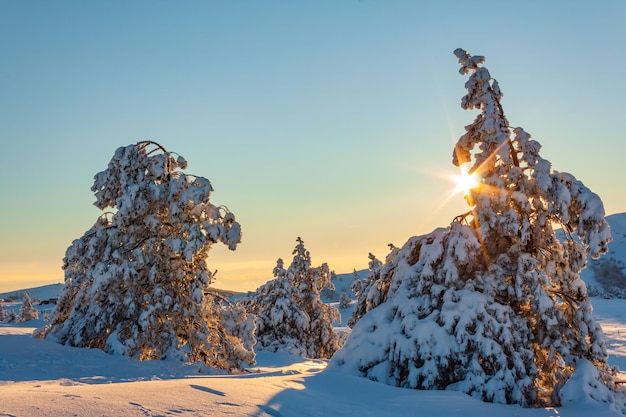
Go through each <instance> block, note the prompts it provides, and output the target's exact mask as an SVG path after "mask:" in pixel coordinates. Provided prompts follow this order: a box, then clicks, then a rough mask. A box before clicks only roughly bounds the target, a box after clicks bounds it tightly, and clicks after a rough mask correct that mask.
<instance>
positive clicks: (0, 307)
mask: <svg viewBox="0 0 626 417" xmlns="http://www.w3.org/2000/svg"><path fill="white" fill-rule="evenodd" d="M5 316H6V313H5V312H4V305H2V302H0V322H1V321H4V319H5Z"/></svg>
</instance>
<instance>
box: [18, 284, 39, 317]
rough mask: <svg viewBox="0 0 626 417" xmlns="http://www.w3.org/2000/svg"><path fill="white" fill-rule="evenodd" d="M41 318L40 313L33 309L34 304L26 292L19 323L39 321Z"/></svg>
mask: <svg viewBox="0 0 626 417" xmlns="http://www.w3.org/2000/svg"><path fill="white" fill-rule="evenodd" d="M38 318H39V311H38V310H37V309H36V308H35V307H33V302H32V301H31V299H30V296H29V295H28V293H27V292H26V291H24V301H22V305H21V306H20V313H19V317H18V319H17V321H19V322H20V323H22V322H25V321H30V320H37V319H38Z"/></svg>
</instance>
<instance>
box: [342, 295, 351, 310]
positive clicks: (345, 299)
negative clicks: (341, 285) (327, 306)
mask: <svg viewBox="0 0 626 417" xmlns="http://www.w3.org/2000/svg"><path fill="white" fill-rule="evenodd" d="M351 302H352V299H351V298H350V296H349V295H348V293H347V292H346V290H343V291H341V295H340V296H339V308H340V309H342V310H345V309H346V308H348V307H350V303H351Z"/></svg>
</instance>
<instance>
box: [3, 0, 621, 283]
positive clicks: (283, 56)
mask: <svg viewBox="0 0 626 417" xmlns="http://www.w3.org/2000/svg"><path fill="white" fill-rule="evenodd" d="M625 21H626V1H624V0H613V1H611V0H607V1H604V0H602V1H596V2H590V1H572V0H562V1H543V0H542V1H523V2H521V1H520V2H503V1H492V2H489V1H486V2H485V1H481V2H467V1H465V2H461V1H458V2H456V1H430V2H425V1H424V2H421V1H394V0H391V1H382V0H381V1H374V0H365V1H349V0H345V1H343V0H328V1H309V2H305V1H287V0H285V1H270V0H268V1H236V0H233V1H208V0H207V1H184V2H176V1H87V0H79V1H30V0H13V1H9V0H0V138H2V159H3V162H2V165H1V168H0V169H1V171H0V174H1V175H0V193H1V195H2V201H1V204H0V292H1V291H10V290H14V289H19V288H27V287H32V286H38V285H42V284H48V283H55V282H62V281H63V271H62V269H61V265H62V259H63V256H64V253H65V250H66V248H67V247H68V246H69V245H70V243H71V241H72V240H73V239H76V238H78V237H80V236H82V234H83V233H84V232H85V231H86V230H87V229H89V227H91V225H92V224H93V223H94V222H95V221H96V218H97V217H98V215H99V214H100V212H99V210H98V209H97V208H96V207H95V206H93V201H95V198H94V196H93V193H92V192H91V191H90V187H91V185H92V182H93V176H94V174H96V173H97V172H99V171H102V170H103V169H105V168H106V165H107V163H108V161H109V160H110V158H111V157H112V155H113V153H114V151H115V149H116V148H118V147H119V146H125V145H129V144H131V143H136V142H137V141H139V140H148V139H149V140H153V141H156V142H159V143H160V144H161V145H163V146H164V147H165V148H167V149H168V150H170V151H174V152H177V153H179V154H181V155H183V156H184V157H185V158H186V159H187V160H188V162H189V168H188V169H187V172H189V173H192V174H196V175H201V176H204V177H207V178H209V179H210V180H211V182H212V183H213V186H214V188H215V192H214V194H213V196H212V201H213V202H214V203H215V204H218V205H226V206H228V207H229V209H230V210H231V211H232V212H233V213H234V214H235V215H236V216H237V219H238V220H239V222H240V223H241V224H242V228H243V233H244V237H243V243H242V244H241V245H240V247H239V248H238V249H237V251H235V252H229V251H228V250H227V249H226V248H224V247H218V246H217V245H215V246H214V247H213V248H212V250H211V253H210V254H209V267H210V268H211V269H212V270H214V269H217V270H219V272H218V274H217V276H216V278H217V282H216V283H215V286H216V287H219V288H229V289H235V290H253V289H255V288H256V287H257V286H258V285H260V284H262V283H263V282H265V281H267V280H268V279H270V278H271V274H272V269H273V268H274V266H275V263H276V259H277V258H284V259H285V260H286V261H287V262H289V261H290V260H291V256H292V255H291V251H292V250H293V248H294V246H295V244H296V241H295V239H296V237H298V236H301V237H302V239H303V240H304V242H305V246H306V247H307V248H308V249H309V250H310V252H311V256H312V259H313V264H314V265H319V264H321V263H322V262H327V263H328V264H329V266H330V268H331V269H333V270H335V271H336V272H337V273H344V272H351V271H352V270H353V269H364V268H367V261H368V259H367V255H368V252H372V253H374V254H375V255H377V256H378V257H379V258H380V259H384V257H385V255H386V254H387V253H388V248H387V244H388V243H394V244H395V245H397V246H400V245H402V244H403V243H404V242H405V241H406V240H407V239H408V238H409V237H410V236H414V235H418V234H423V233H427V232H430V231H432V230H433V229H434V228H436V227H439V226H447V225H448V224H450V222H451V220H452V218H453V217H454V216H456V215H457V214H460V213H462V212H465V211H467V210H468V207H467V206H466V204H465V201H464V200H463V197H462V196H461V195H458V194H457V195H451V192H452V190H453V188H454V184H452V183H451V182H450V181H449V179H448V178H447V177H446V176H447V175H450V174H453V173H455V172H456V168H455V167H454V166H453V165H452V162H451V155H452V148H453V145H454V143H455V142H456V140H457V138H458V136H459V135H460V134H461V133H462V132H463V127H464V126H465V125H467V124H469V123H471V121H472V120H473V119H474V117H475V116H476V113H475V112H469V111H463V110H461V109H460V106H459V104H460V99H461V97H462V96H463V95H464V94H465V89H464V83H465V81H466V77H462V76H460V75H459V74H458V72H457V71H458V68H459V66H458V64H457V61H456V58H455V57H454V56H453V54H452V51H453V50H454V49H455V48H458V47H461V48H464V49H466V50H468V51H469V52H470V53H472V54H478V55H484V56H486V57H487V62H486V64H485V66H486V67H487V68H488V69H489V70H490V72H491V75H492V76H493V77H494V78H496V79H497V80H498V81H499V83H500V86H501V88H502V91H503V92H504V99H503V106H504V110H505V113H506V115H507V117H508V119H509V122H510V123H511V125H512V126H522V127H524V128H525V129H526V130H527V131H528V132H529V133H531V134H532V135H533V138H535V139H536V140H538V141H539V142H540V143H541V144H542V145H543V149H542V156H543V157H544V158H546V159H548V160H550V161H551V162H552V163H553V167H554V169H556V170H558V171H566V172H570V173H572V174H574V175H575V176H576V177H577V178H578V179H580V180H581V181H583V182H584V183H585V184H586V185H587V186H588V187H589V188H591V189H592V190H593V191H595V192H596V193H597V194H599V195H600V196H601V197H602V199H603V201H604V203H605V209H606V212H607V214H612V213H618V212H624V211H626V192H625V187H624V180H625V179H626V163H625V162H624V149H625V145H624V144H625V143H626V142H625V139H626V138H625V136H626V135H625V133H624V127H623V126H622V123H623V120H624V114H625V110H626V105H625V104H624V100H625V99H626V82H625V78H624V72H625V71H626V42H625V41H626V26H625V24H624V22H625Z"/></svg>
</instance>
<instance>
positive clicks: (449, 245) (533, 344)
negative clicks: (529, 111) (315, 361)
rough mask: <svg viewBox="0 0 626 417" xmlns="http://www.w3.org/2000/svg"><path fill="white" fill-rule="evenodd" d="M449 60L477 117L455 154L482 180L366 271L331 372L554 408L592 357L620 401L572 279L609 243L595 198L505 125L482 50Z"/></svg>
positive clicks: (598, 335)
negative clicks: (438, 219)
mask: <svg viewBox="0 0 626 417" xmlns="http://www.w3.org/2000/svg"><path fill="white" fill-rule="evenodd" d="M454 54H455V55H456V57H457V58H458V59H459V63H460V64H461V70H460V73H461V74H462V75H468V74H469V75H470V76H469V80H468V81H467V83H466V84H465V87H466V89H467V91H468V93H467V95H466V96H464V97H463V99H462V101H461V106H462V107H463V108H464V109H467V110H471V109H476V110H478V111H479V114H478V116H477V117H476V119H475V120H474V122H473V123H472V124H470V125H468V126H466V127H465V130H466V132H465V134H464V135H463V136H461V138H460V139H459V141H458V142H457V144H456V146H455V148H454V154H453V163H454V164H455V165H457V166H460V165H463V164H468V165H469V172H471V173H475V174H477V175H479V178H480V182H479V184H478V185H477V186H476V187H475V188H473V189H471V190H470V191H469V193H468V194H467V195H466V200H467V201H468V203H469V205H470V206H471V210H470V211H469V212H467V213H465V214H462V215H460V216H458V217H457V218H455V219H454V220H453V222H452V223H451V224H450V226H449V227H448V228H446V229H438V230H436V231H434V232H432V233H430V234H427V235H424V236H417V237H412V238H410V239H409V240H408V242H406V244H405V245H404V246H403V247H401V248H399V249H398V248H393V249H392V251H391V253H390V254H389V256H388V257H387V259H386V262H385V264H384V265H382V266H380V265H373V266H372V265H370V270H371V271H372V272H371V273H370V276H369V277H368V278H367V279H368V280H369V281H367V282H364V283H363V285H362V286H361V287H359V286H358V285H357V287H358V289H359V291H357V294H358V295H359V300H358V301H359V304H357V306H356V307H355V316H353V318H352V321H351V324H353V325H354V328H353V331H352V334H351V336H350V337H349V339H348V340H347V342H346V344H345V346H344V347H343V349H342V350H340V351H339V352H337V354H336V355H335V356H334V357H333V359H332V361H331V363H330V364H329V370H330V371H340V370H343V371H347V372H351V373H354V374H358V375H362V376H364V377H367V378H370V379H372V380H376V381H380V382H384V383H387V384H390V385H396V386H400V387H407V388H415V389H447V390H455V391H461V392H465V393H467V394H470V395H472V396H474V397H477V398H480V399H482V400H484V401H492V402H499V403H515V404H521V405H525V406H541V405H559V404H561V402H562V401H563V399H562V396H561V392H563V391H562V390H563V389H565V388H564V387H565V386H566V384H567V383H568V380H569V379H570V377H571V376H572V374H573V373H574V371H575V370H576V369H577V367H579V366H582V367H587V366H588V364H592V367H595V369H596V370H597V371H598V374H599V375H600V377H601V380H602V383H603V384H604V385H606V386H608V387H609V388H610V389H611V390H612V392H613V393H614V394H615V395H614V397H613V399H614V400H615V402H616V404H617V403H621V402H622V399H623V397H621V396H619V394H617V388H616V387H615V384H614V382H613V375H612V372H613V371H612V369H610V368H609V366H608V365H607V362H606V359H607V353H606V349H605V346H604V341H603V335H602V331H601V329H600V326H599V324H598V323H597V322H596V321H595V320H594V318H593V316H592V313H591V310H592V308H591V304H590V301H589V298H588V297H587V294H586V288H585V284H584V283H583V281H582V280H581V279H580V276H579V273H580V271H581V270H582V269H583V268H584V267H585V264H586V259H587V254H589V255H590V256H591V257H592V258H597V257H599V256H600V255H601V254H603V253H605V252H606V251H607V244H608V243H609V242H610V241H611V233H610V231H609V227H608V224H607V223H606V221H605V219H604V208H603V204H602V202H601V200H600V198H599V197H598V196H597V195H596V194H594V193H593V192H591V191H590V190H589V189H588V188H587V187H585V186H584V185H583V183H582V182H580V181H578V180H577V179H576V178H574V176H572V175H570V174H567V173H562V172H557V171H553V170H552V168H551V164H550V162H549V161H547V160H545V159H543V158H542V157H541V156H540V155H539V150H540V147H541V146H540V144H539V143H538V142H536V141H535V140H533V139H531V137H530V135H529V134H528V133H526V132H525V131H524V130H523V129H522V128H520V127H516V128H512V127H510V125H509V122H508V121H507V119H506V117H505V115H504V113H503V111H502V106H501V103H500V100H501V98H502V93H501V91H500V87H499V85H498V83H497V81H496V80H494V79H492V78H491V76H490V74H489V72H488V71H487V69H486V68H484V67H482V66H481V64H482V63H483V62H484V58H483V57H481V56H471V55H469V54H468V53H467V52H466V51H464V50H462V49H457V50H456V51H455V52H454ZM553 225H560V226H561V227H562V228H563V230H564V231H565V232H566V233H565V239H564V241H562V242H561V241H559V240H558V239H557V237H556V236H555V232H554V230H553ZM360 316H362V317H360ZM357 320H358V321H357ZM354 322H356V323H354ZM598 389H600V388H598ZM603 389H606V388H603ZM581 392H583V391H581ZM585 392H588V390H586V391H585ZM600 397H601V395H599V396H598V398H600Z"/></svg>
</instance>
